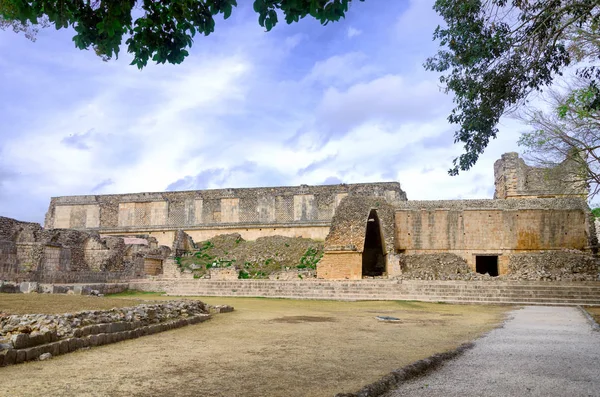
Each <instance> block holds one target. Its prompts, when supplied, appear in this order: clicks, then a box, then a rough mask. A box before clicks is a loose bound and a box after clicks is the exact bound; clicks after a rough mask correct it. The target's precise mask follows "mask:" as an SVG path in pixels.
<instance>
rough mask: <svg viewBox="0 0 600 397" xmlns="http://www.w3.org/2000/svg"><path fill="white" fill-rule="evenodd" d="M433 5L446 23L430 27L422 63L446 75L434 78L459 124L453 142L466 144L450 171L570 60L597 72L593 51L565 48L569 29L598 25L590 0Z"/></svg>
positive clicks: (473, 155) (474, 155) (447, 0)
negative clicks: (435, 46)
mask: <svg viewBox="0 0 600 397" xmlns="http://www.w3.org/2000/svg"><path fill="white" fill-rule="evenodd" d="M434 9H435V10H436V11H437V12H438V13H439V14H440V15H441V16H442V17H443V18H444V21H445V23H446V26H443V27H442V26H438V27H437V29H436V30H435V33H434V39H437V40H439V42H440V46H441V49H440V50H439V52H438V53H437V55H435V56H434V57H431V58H429V59H428V60H427V61H426V63H425V68H426V69H428V70H432V71H437V72H442V73H445V74H443V75H442V76H441V77H440V82H441V83H442V85H443V86H444V88H445V91H446V92H452V93H453V94H454V102H455V108H454V109H453V110H452V112H451V114H450V116H449V117H448V121H450V123H452V124H457V125H458V130H457V131H456V132H455V142H456V143H458V142H462V143H463V144H464V149H465V152H464V153H463V154H461V155H460V156H459V157H457V158H455V159H454V162H453V163H454V166H453V168H451V169H450V170H449V173H450V174H451V175H456V174H458V173H459V171H466V170H468V169H470V168H471V167H472V166H473V165H474V164H475V163H476V162H477V160H478V158H479V155H480V154H482V153H483V151H484V150H485V148H486V147H487V145H488V143H489V141H490V139H492V138H495V137H496V135H497V133H498V128H497V124H498V121H499V119H500V117H501V116H502V115H504V114H506V113H507V112H510V111H512V110H514V109H516V108H518V106H520V105H522V104H523V103H524V101H525V100H526V98H527V97H528V96H529V94H530V93H531V92H532V91H535V90H541V89H542V88H543V87H545V86H548V85H550V84H551V83H552V82H553V81H554V78H555V77H556V76H557V75H560V74H561V73H562V71H563V70H564V68H565V67H567V66H569V65H570V64H572V62H574V61H581V60H583V58H586V61H587V62H590V64H589V65H588V66H586V67H584V68H582V69H581V70H580V73H581V74H583V75H587V77H588V78H590V79H598V78H599V77H600V70H598V69H597V68H596V64H597V62H598V60H599V57H598V53H597V52H596V53H593V52H586V54H587V55H585V56H584V57H583V58H581V57H578V56H577V55H576V54H574V53H572V52H570V51H569V48H568V47H569V44H570V40H572V37H571V38H570V37H569V32H573V31H575V30H577V29H584V28H586V27H591V28H592V29H597V27H598V25H599V24H600V5H599V4H598V1H597V0H570V1H560V0H537V1H534V0H531V1H527V0H512V1H510V0H437V1H436V3H435V5H434ZM578 37H580V38H581V36H578ZM590 43H591V42H588V44H590Z"/></svg>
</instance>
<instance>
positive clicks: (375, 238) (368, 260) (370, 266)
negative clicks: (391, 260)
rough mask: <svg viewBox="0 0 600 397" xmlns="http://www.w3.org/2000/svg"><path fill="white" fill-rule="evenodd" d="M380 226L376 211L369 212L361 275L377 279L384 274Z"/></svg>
mask: <svg viewBox="0 0 600 397" xmlns="http://www.w3.org/2000/svg"><path fill="white" fill-rule="evenodd" d="M381 234H382V233H381V224H380V223H379V217H378V216H377V211H376V210H371V212H370V213H369V218H368V219H367V231H366V234H365V247H364V249H363V254H362V274H363V277H364V276H368V277H377V276H381V275H383V273H385V254H384V249H383V239H382V235H381Z"/></svg>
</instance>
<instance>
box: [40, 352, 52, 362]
mask: <svg viewBox="0 0 600 397" xmlns="http://www.w3.org/2000/svg"><path fill="white" fill-rule="evenodd" d="M51 358H52V354H51V353H44V354H42V355H40V361H46V360H50V359H51Z"/></svg>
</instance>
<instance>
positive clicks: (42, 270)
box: [0, 217, 171, 283]
mask: <svg viewBox="0 0 600 397" xmlns="http://www.w3.org/2000/svg"><path fill="white" fill-rule="evenodd" d="M133 240H134V241H130V242H131V244H127V243H126V240H125V239H123V238H118V237H111V236H104V237H101V236H100V235H98V233H96V232H85V231H80V230H73V229H53V230H45V229H42V228H41V226H40V225H38V224H36V223H28V222H19V221H16V220H14V219H10V218H5V217H0V280H11V281H17V282H21V281H37V282H46V283H74V282H93V283H104V282H114V281H120V280H128V279H132V278H135V277H142V276H144V275H146V274H157V273H159V272H161V271H160V270H159V269H161V267H162V261H163V260H164V259H165V258H167V257H168V256H169V255H170V253H171V250H170V249H169V248H168V247H159V246H158V244H157V242H156V240H155V239H151V238H149V239H137V240H135V239H133ZM145 270H148V271H149V273H146V272H145Z"/></svg>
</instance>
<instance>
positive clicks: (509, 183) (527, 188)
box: [494, 152, 589, 199]
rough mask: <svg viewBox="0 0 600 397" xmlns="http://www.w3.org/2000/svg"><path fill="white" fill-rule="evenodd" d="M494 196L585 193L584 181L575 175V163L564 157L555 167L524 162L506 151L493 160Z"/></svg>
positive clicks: (515, 154) (496, 197)
mask: <svg viewBox="0 0 600 397" xmlns="http://www.w3.org/2000/svg"><path fill="white" fill-rule="evenodd" d="M494 175H495V186H496V191H495V193H494V198H495V199H510V198H540V197H583V198H585V197H587V194H588V192H589V190H588V187H587V185H586V184H585V182H583V181H582V180H580V179H579V178H578V177H577V175H578V171H577V163H576V162H574V161H573V160H570V159H566V160H565V161H563V162H562V163H561V164H559V165H558V166H557V167H554V168H536V167H531V166H528V165H527V164H525V161H524V160H523V159H521V158H519V155H518V154H517V153H515V152H511V153H505V154H503V155H502V157H501V158H500V159H499V160H497V161H496V162H495V163H494Z"/></svg>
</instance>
